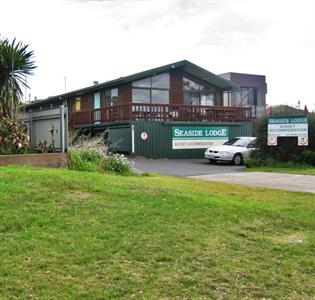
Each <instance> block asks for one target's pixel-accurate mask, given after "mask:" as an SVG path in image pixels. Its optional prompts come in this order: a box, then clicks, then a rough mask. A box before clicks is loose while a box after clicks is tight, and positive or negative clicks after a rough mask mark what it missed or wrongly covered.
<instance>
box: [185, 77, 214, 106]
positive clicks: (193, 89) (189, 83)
mask: <svg viewBox="0 0 315 300" xmlns="http://www.w3.org/2000/svg"><path fill="white" fill-rule="evenodd" d="M183 91H184V103H185V104H190V105H214V103H215V89H214V88H213V87H211V86H207V85H205V84H200V83H197V82H195V81H193V80H191V79H188V78H185V77H184V78H183Z"/></svg>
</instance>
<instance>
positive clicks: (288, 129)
mask: <svg viewBox="0 0 315 300" xmlns="http://www.w3.org/2000/svg"><path fill="white" fill-rule="evenodd" d="M278 137H297V138H298V145H299V146H307V145H308V121H307V117H304V116H272V117H269V119H268V145H269V146H276V145H277V139H278Z"/></svg>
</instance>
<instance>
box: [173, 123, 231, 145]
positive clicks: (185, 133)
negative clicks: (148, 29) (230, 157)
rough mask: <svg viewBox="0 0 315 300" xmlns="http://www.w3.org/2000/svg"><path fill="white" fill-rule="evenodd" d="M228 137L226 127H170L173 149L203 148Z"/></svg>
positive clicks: (222, 141)
mask: <svg viewBox="0 0 315 300" xmlns="http://www.w3.org/2000/svg"><path fill="white" fill-rule="evenodd" d="M228 139H229V128H228V127H203V126H200V127H187V126H178V127H172V148H173V149H205V148H208V147H209V146H213V145H221V144H223V143H224V142H225V141H227V140H228Z"/></svg>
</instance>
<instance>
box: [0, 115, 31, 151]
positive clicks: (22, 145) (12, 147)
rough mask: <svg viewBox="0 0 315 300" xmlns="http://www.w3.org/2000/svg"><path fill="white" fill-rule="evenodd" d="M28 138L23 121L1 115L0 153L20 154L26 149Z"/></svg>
mask: <svg viewBox="0 0 315 300" xmlns="http://www.w3.org/2000/svg"><path fill="white" fill-rule="evenodd" d="M29 142H30V138H29V136H28V135H27V127H26V125H25V124H24V123H23V122H18V121H16V120H14V119H9V118H6V117H2V118H1V120H0V153H1V154H21V153H24V152H25V151H27V149H28V147H29Z"/></svg>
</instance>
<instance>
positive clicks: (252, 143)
mask: <svg viewBox="0 0 315 300" xmlns="http://www.w3.org/2000/svg"><path fill="white" fill-rule="evenodd" d="M255 147H256V143H255V140H253V141H251V142H249V143H248V145H247V148H255Z"/></svg>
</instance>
